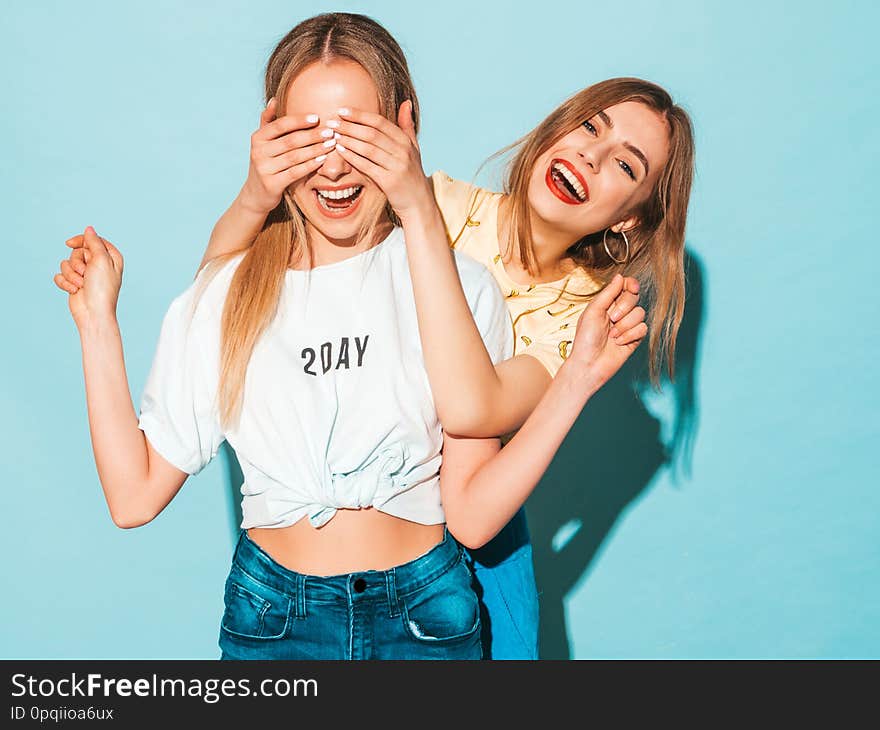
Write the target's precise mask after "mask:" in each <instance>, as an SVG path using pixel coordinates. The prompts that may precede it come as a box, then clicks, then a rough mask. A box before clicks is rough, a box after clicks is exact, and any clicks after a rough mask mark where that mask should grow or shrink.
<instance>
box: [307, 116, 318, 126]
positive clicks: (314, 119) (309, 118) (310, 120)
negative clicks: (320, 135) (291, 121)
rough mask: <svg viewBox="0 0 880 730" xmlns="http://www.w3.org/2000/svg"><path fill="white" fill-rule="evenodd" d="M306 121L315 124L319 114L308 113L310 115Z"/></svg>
mask: <svg viewBox="0 0 880 730" xmlns="http://www.w3.org/2000/svg"><path fill="white" fill-rule="evenodd" d="M306 121H307V122H308V123H309V124H314V123H315V122H317V121H318V115H317V114H308V115H307V116H306Z"/></svg>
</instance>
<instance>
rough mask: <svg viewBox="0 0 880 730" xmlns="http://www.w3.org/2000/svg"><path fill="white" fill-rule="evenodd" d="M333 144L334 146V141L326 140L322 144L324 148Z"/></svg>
mask: <svg viewBox="0 0 880 730" xmlns="http://www.w3.org/2000/svg"><path fill="white" fill-rule="evenodd" d="M335 144H336V140H335V139H328V140H327V141H326V142H324V146H325V147H333V146H334V145H335Z"/></svg>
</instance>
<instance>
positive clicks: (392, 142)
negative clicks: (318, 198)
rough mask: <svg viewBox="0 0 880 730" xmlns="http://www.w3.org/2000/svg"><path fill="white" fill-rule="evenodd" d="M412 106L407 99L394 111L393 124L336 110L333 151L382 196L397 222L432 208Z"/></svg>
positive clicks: (370, 115) (377, 116) (373, 116)
mask: <svg viewBox="0 0 880 730" xmlns="http://www.w3.org/2000/svg"><path fill="white" fill-rule="evenodd" d="M412 109H413V105H412V102H411V101H409V100H407V101H405V102H403V103H402V104H401V105H400V108H399V109H398V111H397V124H394V123H393V122H391V121H389V120H388V119H386V118H385V117H383V116H382V115H381V114H373V113H372V112H365V111H361V110H359V109H340V110H339V112H338V114H339V118H340V119H341V120H342V121H340V122H339V125H338V126H337V127H336V131H337V132H339V137H338V139H337V140H336V151H337V152H338V153H339V154H340V155H342V158H343V159H344V160H345V161H346V162H348V163H349V164H350V165H351V166H352V167H354V168H356V169H357V170H360V171H361V172H362V173H363V174H364V175H366V176H367V177H369V178H370V179H371V180H372V181H373V182H375V183H376V185H378V186H379V188H380V189H381V190H382V192H383V193H385V197H387V198H388V202H389V203H390V204H391V207H392V208H393V209H394V212H395V213H397V215H398V217H399V218H401V220H403V219H405V218H406V217H407V216H409V215H411V214H413V213H414V212H416V211H417V210H419V209H420V208H421V206H423V205H430V206H433V205H434V196H433V194H432V192H431V186H430V183H429V181H428V179H427V178H426V177H425V171H424V170H423V169H422V155H421V151H420V150H419V143H418V141H417V139H416V131H415V123H414V121H413V116H412Z"/></svg>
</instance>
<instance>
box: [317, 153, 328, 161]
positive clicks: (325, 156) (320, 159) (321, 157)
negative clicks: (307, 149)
mask: <svg viewBox="0 0 880 730" xmlns="http://www.w3.org/2000/svg"><path fill="white" fill-rule="evenodd" d="M326 159H327V155H318V156H317V157H316V158H315V162H323V161H324V160H326Z"/></svg>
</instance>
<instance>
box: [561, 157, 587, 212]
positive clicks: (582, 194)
mask: <svg viewBox="0 0 880 730" xmlns="http://www.w3.org/2000/svg"><path fill="white" fill-rule="evenodd" d="M553 169H554V170H556V171H557V172H559V173H560V174H562V175H564V176H565V179H566V180H568V182H569V183H571V186H572V187H573V188H574V189H575V192H577V195H578V197H579V198H580V199H581V202H583V201H585V200H586V199H587V193H586V192H585V191H584V186H583V185H581V183H580V180H578V179H577V178H576V177H575V176H574V173H573V172H572V171H571V170H569V169H568V168H567V167H566V166H565V165H563V164H562V163H561V162H554V163H553Z"/></svg>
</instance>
